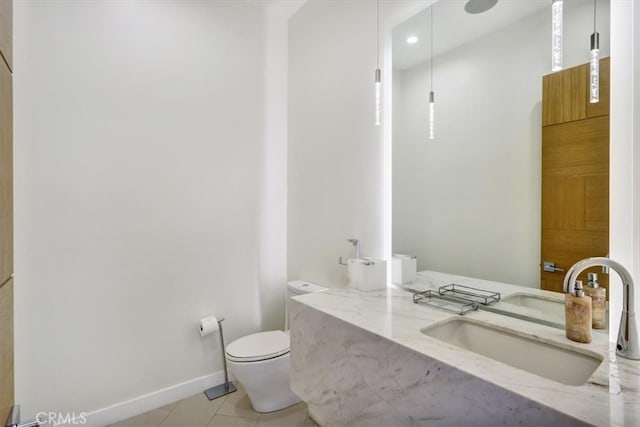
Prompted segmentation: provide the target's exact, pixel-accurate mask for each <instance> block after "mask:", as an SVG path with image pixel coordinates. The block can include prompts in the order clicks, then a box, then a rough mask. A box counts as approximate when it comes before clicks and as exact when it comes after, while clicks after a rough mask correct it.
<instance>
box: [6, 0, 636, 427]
mask: <svg viewBox="0 0 640 427" xmlns="http://www.w3.org/2000/svg"><path fill="white" fill-rule="evenodd" d="M504 1H506V0H504ZM431 3H432V2H431V1H409V2H403V1H381V2H380V47H379V49H380V58H379V61H380V68H381V69H382V71H383V72H382V94H383V96H382V98H383V108H382V120H381V121H382V125H381V126H380V127H377V126H375V125H374V123H373V119H374V104H375V97H374V91H373V79H374V70H375V69H376V66H377V65H376V60H377V40H376V38H377V37H376V36H377V34H376V2H375V1H341V2H334V1H308V2H293V1H272V2H267V1H264V2H263V1H253V2H252V1H232V2H231V1H230V2H199V1H157V2H156V1H151V2H146V1H121V2H115V1H113V2H111V1H104V2H87V1H31V0H21V1H14V2H13V66H12V70H13V94H14V105H13V115H14V120H13V128H14V141H13V144H14V147H13V155H14V165H13V168H14V274H15V288H14V311H15V314H14V341H15V362H14V365H15V403H18V404H20V405H21V408H22V412H23V418H24V419H32V418H34V417H35V416H36V414H37V413H38V412H39V411H46V412H49V411H54V412H56V413H64V414H67V413H74V412H75V413H76V414H78V413H82V412H84V413H88V414H90V416H89V418H88V419H89V421H90V423H89V424H90V425H108V424H112V423H116V422H118V421H121V420H124V419H126V418H129V417H133V416H135V415H138V414H141V413H143V412H147V411H151V410H153V409H154V408H158V407H161V406H164V405H167V404H170V403H172V402H174V401H178V400H180V399H184V398H187V397H189V396H191V395H195V394H197V393H201V392H202V390H204V389H206V388H208V387H211V386H214V385H217V384H220V383H221V382H222V381H223V362H222V359H221V357H220V343H219V341H218V339H217V337H216V336H215V335H212V336H207V337H204V338H202V337H200V336H199V334H198V333H197V330H196V329H197V321H198V319H201V318H203V317H205V316H208V315H210V314H215V315H216V316H224V317H225V321H224V334H225V341H226V342H227V343H231V342H232V341H234V340H235V339H237V338H239V337H243V336H246V335H249V334H252V333H255V332H258V331H267V330H278V329H282V328H283V326H284V322H285V301H286V293H287V289H286V283H287V282H288V281H290V280H296V279H304V280H308V281H310V282H312V283H317V284H320V285H323V286H326V287H330V288H331V287H344V286H346V285H347V274H346V270H345V268H344V266H341V265H339V264H338V263H337V259H338V257H339V256H343V257H345V258H347V257H350V256H352V252H351V251H352V248H351V245H350V244H349V243H347V242H345V239H347V238H358V239H359V240H360V243H361V247H360V249H361V252H362V254H363V256H374V257H378V258H387V259H389V258H390V257H391V253H392V250H393V247H392V246H393V239H392V230H393V226H394V224H393V218H392V203H391V200H392V192H391V190H392V174H393V170H392V169H393V168H392V155H391V154H392V145H391V142H392V139H393V131H394V129H393V127H392V126H391V124H392V123H393V111H392V108H391V99H389V97H385V95H386V94H390V93H392V84H393V81H392V75H391V72H390V71H391V68H392V67H391V62H390V61H391V54H392V49H391V42H392V40H391V37H392V30H393V28H394V27H395V26H396V25H398V24H399V23H400V22H403V21H405V20H407V19H409V18H410V17H412V16H414V15H416V14H418V13H420V12H421V11H422V10H424V9H425V8H426V7H428V6H429V5H430V4H431ZM464 3H465V2H460V4H461V7H463V5H464ZM499 3H500V2H499ZM549 3H550V2H549ZM565 3H566V4H567V7H569V4H570V3H571V2H570V0H565ZM588 3H589V4H590V3H591V2H588ZM639 9H640V7H638V5H637V4H634V2H628V1H612V2H611V12H610V16H611V25H610V31H611V35H610V54H611V57H612V58H617V59H618V62H617V63H615V64H612V69H611V72H612V77H611V81H612V82H616V83H618V84H614V83H612V86H611V91H612V93H611V98H612V100H616V101H615V102H612V103H611V153H610V154H611V157H610V164H611V183H610V188H611V200H610V213H611V214H610V218H611V226H610V257H611V258H612V259H615V260H617V261H619V262H621V263H622V264H623V265H625V266H626V267H627V268H628V269H629V270H630V271H631V272H632V274H633V275H634V277H637V275H638V271H640V251H639V250H638V249H637V248H639V247H640V245H639V243H640V233H639V232H638V230H640V223H639V222H640V215H639V214H638V206H640V203H639V198H640V194H638V191H637V186H638V185H640V178H639V177H640V169H639V166H638V165H640V153H639V152H638V148H637V147H638V146H639V144H638V138H639V135H640V130H639V129H638V123H640V119H639V118H638V111H640V93H639V89H638V88H640V82H638V78H639V77H638V74H639V73H637V72H634V71H637V66H638V64H637V61H638V59H637V58H640V52H639V49H640V47H639V45H638V43H637V42H635V40H638V39H640V37H638V33H639V32H640V16H639V14H640V10H639ZM548 12H549V13H548V14H547V16H548V19H549V22H548V27H549V29H550V19H551V18H550V6H549V8H548ZM436 13H437V12H436ZM435 19H436V22H437V15H436V16H435ZM567 31H569V30H568V29H567ZM603 33H604V31H603ZM436 36H437V33H436ZM588 36H589V33H588V34H585V35H584V36H583V38H584V40H585V46H587V45H588ZM548 37H549V40H550V35H549V36H548ZM581 37H582V36H581ZM602 43H605V36H604V35H602ZM606 43H607V44H609V40H607V41H606ZM547 46H549V49H548V50H547V51H546V52H544V53H543V55H541V57H542V58H543V59H544V60H545V61H550V56H551V55H550V43H548V44H547ZM567 46H568V44H567ZM587 47H588V46H587ZM585 49H586V47H585ZM571 54H572V53H571V52H568V51H565V55H567V57H570V55H571ZM586 55H588V52H587V53H586ZM633 58H635V59H633ZM587 60H588V56H586V57H584V59H583V60H581V62H587ZM633 61H636V62H635V63H634V62H633ZM546 64H548V66H547V65H545V67H546V68H547V72H551V68H550V64H549V62H547V63H546ZM571 65H574V64H571ZM442 78H444V76H441V77H436V83H437V82H438V79H442ZM540 78H542V76H540ZM632 78H633V79H635V80H634V83H633V85H632V84H631V83H630V80H631V79H632ZM440 81H442V80H440ZM436 92H437V87H436ZM443 96H444V95H440V94H439V93H438V92H437V98H436V102H438V100H439V99H441V98H442V97H443ZM443 101H444V99H443ZM437 114H438V113H437V112H436V119H437V117H438V115H437ZM425 126H426V125H425ZM437 129H438V128H436V132H437V131H438V130H437ZM634 142H635V143H634ZM634 188H635V189H636V190H635V191H634ZM535 261H536V263H537V261H538V260H535ZM496 262H497V263H500V262H501V260H500V259H497V260H496ZM621 294H622V292H621V291H620V287H617V288H616V287H612V294H611V300H612V302H611V310H610V312H611V313H615V314H612V316H614V317H616V323H617V321H618V320H617V317H618V314H617V313H619V312H620V308H621V301H622V296H621ZM636 298H637V296H636ZM616 304H617V308H615V305H616ZM612 339H613V340H615V334H613V338H612ZM230 396H232V395H230ZM0 421H4V420H0ZM205 425H206V423H205Z"/></svg>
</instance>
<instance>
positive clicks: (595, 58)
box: [589, 0, 600, 104]
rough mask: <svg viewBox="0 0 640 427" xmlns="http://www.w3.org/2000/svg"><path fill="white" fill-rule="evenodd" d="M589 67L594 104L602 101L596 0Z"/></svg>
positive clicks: (590, 95)
mask: <svg viewBox="0 0 640 427" xmlns="http://www.w3.org/2000/svg"><path fill="white" fill-rule="evenodd" d="M589 69H590V72H589V83H590V84H589V102H591V103H592V104H594V103H596V102H599V101H600V34H598V32H597V31H596V0H593V34H591V66H590V67H589Z"/></svg>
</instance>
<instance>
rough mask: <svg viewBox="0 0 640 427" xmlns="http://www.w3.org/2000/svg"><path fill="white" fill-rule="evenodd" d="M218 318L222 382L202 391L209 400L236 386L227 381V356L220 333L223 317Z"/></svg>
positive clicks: (234, 388) (224, 394) (231, 390)
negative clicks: (222, 369) (222, 370)
mask: <svg viewBox="0 0 640 427" xmlns="http://www.w3.org/2000/svg"><path fill="white" fill-rule="evenodd" d="M217 320H218V329H219V330H220V348H221V349H222V365H223V366H224V383H223V384H220V385H217V386H214V387H211V388H208V389H206V390H205V391H204V394H205V395H206V396H207V398H208V399H209V400H213V399H217V398H218V397H222V396H226V395H227V394H229V393H233V392H234V391H236V390H237V389H236V386H234V385H233V383H232V382H230V381H229V374H228V372H227V356H226V352H225V350H224V334H223V333H222V322H223V321H224V317H220V318H219V319H217Z"/></svg>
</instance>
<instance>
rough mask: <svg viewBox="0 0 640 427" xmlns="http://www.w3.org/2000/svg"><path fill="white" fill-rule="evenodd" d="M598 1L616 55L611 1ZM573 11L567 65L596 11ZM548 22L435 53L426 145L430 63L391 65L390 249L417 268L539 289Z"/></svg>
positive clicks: (580, 57) (604, 44)
mask: <svg viewBox="0 0 640 427" xmlns="http://www.w3.org/2000/svg"><path fill="white" fill-rule="evenodd" d="M599 4H600V6H599V10H598V16H599V19H598V29H599V32H600V33H601V41H600V42H601V51H602V54H603V56H608V55H609V36H608V34H609V5H608V3H607V2H600V3H599ZM564 9H565V15H564V24H565V46H564V53H565V55H564V56H565V59H564V65H565V67H566V68H568V67H571V66H574V65H578V64H581V63H585V62H587V61H588V60H589V51H588V42H589V35H590V33H591V32H592V31H593V27H592V25H593V18H592V16H593V15H592V14H593V8H592V3H590V2H576V1H568V2H565V8H564ZM436 11H437V5H436ZM549 25H550V10H544V11H541V12H539V13H536V14H534V15H531V16H530V17H527V18H524V19H522V20H520V21H518V22H516V23H514V24H512V25H510V26H508V27H505V28H503V29H500V30H497V31H496V32H494V33H491V34H489V35H487V36H484V37H482V38H480V39H477V40H474V41H472V42H470V43H468V44H466V45H463V46H461V47H460V48H457V49H454V50H452V51H449V52H446V53H445V54H443V55H441V56H439V57H436V58H434V90H435V94H436V139H435V141H428V140H427V122H426V117H427V103H426V94H427V93H428V92H429V79H428V78H429V64H428V63H424V64H420V65H418V66H415V67H412V68H410V69H408V70H404V71H403V70H394V80H397V82H395V85H396V86H397V87H398V88H399V90H400V91H401V94H400V96H401V98H402V101H396V99H395V97H396V96H397V95H398V93H397V91H394V107H396V108H395V110H394V140H393V219H394V221H393V251H394V252H400V253H410V254H413V255H417V256H418V269H419V270H423V269H428V270H436V271H444V272H450V273H457V274H462V275H468V276H473V277H480V278H484V279H492V280H498V281H504V282H509V283H515V284H520V285H526V286H531V287H536V288H537V287H539V286H540V273H539V263H540V259H539V258H540V209H541V208H540V154H541V152H540V140H541V127H540V126H541V125H540V123H541V92H542V89H541V88H542V76H543V75H544V74H548V73H550V48H549V46H550V44H551V40H550V31H549ZM435 37H436V38H435V42H436V43H437V33H436V34H435Z"/></svg>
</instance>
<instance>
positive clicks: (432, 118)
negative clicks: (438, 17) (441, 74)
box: [429, 4, 435, 140]
mask: <svg viewBox="0 0 640 427" xmlns="http://www.w3.org/2000/svg"><path fill="white" fill-rule="evenodd" d="M433 6H434V5H433V4H432V5H431V7H430V8H429V20H430V21H431V22H430V24H429V25H430V28H429V30H430V31H431V37H430V38H431V47H430V49H429V78H430V90H429V139H431V140H433V139H435V132H434V126H435V123H434V122H435V102H434V94H433Z"/></svg>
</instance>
